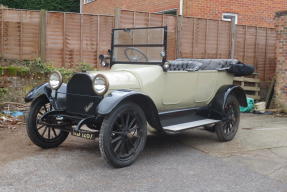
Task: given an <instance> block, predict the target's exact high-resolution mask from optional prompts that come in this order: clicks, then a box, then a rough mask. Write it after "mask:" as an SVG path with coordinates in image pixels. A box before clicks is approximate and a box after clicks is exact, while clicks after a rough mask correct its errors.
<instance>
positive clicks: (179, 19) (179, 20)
mask: <svg viewBox="0 0 287 192" xmlns="http://www.w3.org/2000/svg"><path fill="white" fill-rule="evenodd" d="M176 23H177V24H176V28H177V30H176V55H175V56H176V58H178V57H180V56H181V53H180V47H181V41H180V35H181V31H182V23H183V16H177V22H176Z"/></svg>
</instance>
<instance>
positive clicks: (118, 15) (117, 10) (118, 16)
mask: <svg viewBox="0 0 287 192" xmlns="http://www.w3.org/2000/svg"><path fill="white" fill-rule="evenodd" d="M120 22H121V9H120V8H115V28H120V26H121V23H120Z"/></svg>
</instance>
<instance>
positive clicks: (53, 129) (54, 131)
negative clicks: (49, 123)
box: [52, 128, 58, 137]
mask: <svg viewBox="0 0 287 192" xmlns="http://www.w3.org/2000/svg"><path fill="white" fill-rule="evenodd" d="M52 131H53V133H54V135H55V137H57V136H58V135H57V133H56V130H55V128H52Z"/></svg>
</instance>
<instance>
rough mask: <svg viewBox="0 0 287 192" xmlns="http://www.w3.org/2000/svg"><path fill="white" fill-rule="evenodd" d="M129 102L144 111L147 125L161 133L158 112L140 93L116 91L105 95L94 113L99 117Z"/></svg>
mask: <svg viewBox="0 0 287 192" xmlns="http://www.w3.org/2000/svg"><path fill="white" fill-rule="evenodd" d="M126 101H131V102H134V103H136V104H138V105H139V106H140V107H141V108H142V110H143V111H144V113H145V115H146V118H147V121H148V123H149V124H150V125H151V126H152V127H154V128H155V129H157V130H159V131H162V126H161V123H160V120H159V116H158V110H157V108H156V106H155V104H154V102H153V101H152V99H151V98H150V97H149V96H147V95H145V94H143V93H140V92H136V91H130V90H117V91H113V92H111V93H110V94H109V95H107V96H106V97H105V98H104V99H102V101H101V102H100V103H99V105H98V106H97V109H96V112H97V114H99V115H103V116H105V115H108V114H110V113H111V112H112V111H113V110H114V109H115V108H116V107H117V106H118V105H120V104H121V103H123V102H126Z"/></svg>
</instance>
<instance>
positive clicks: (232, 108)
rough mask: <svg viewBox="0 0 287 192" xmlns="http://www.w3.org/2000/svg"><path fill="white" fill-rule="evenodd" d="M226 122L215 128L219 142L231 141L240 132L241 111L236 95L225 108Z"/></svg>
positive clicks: (227, 102) (229, 99)
mask: <svg viewBox="0 0 287 192" xmlns="http://www.w3.org/2000/svg"><path fill="white" fill-rule="evenodd" d="M224 115H225V119H224V121H222V122H220V123H218V124H217V125H216V126H215V132H216V135H217V138H218V140H219V141H222V142H225V141H231V140H232V139H233V138H234V137H235V135H236V133H237V130H238V126H239V121H240V109H239V103H238V100H237V99H236V97H235V96H234V95H230V96H228V98H227V101H226V103H225V106H224Z"/></svg>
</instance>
